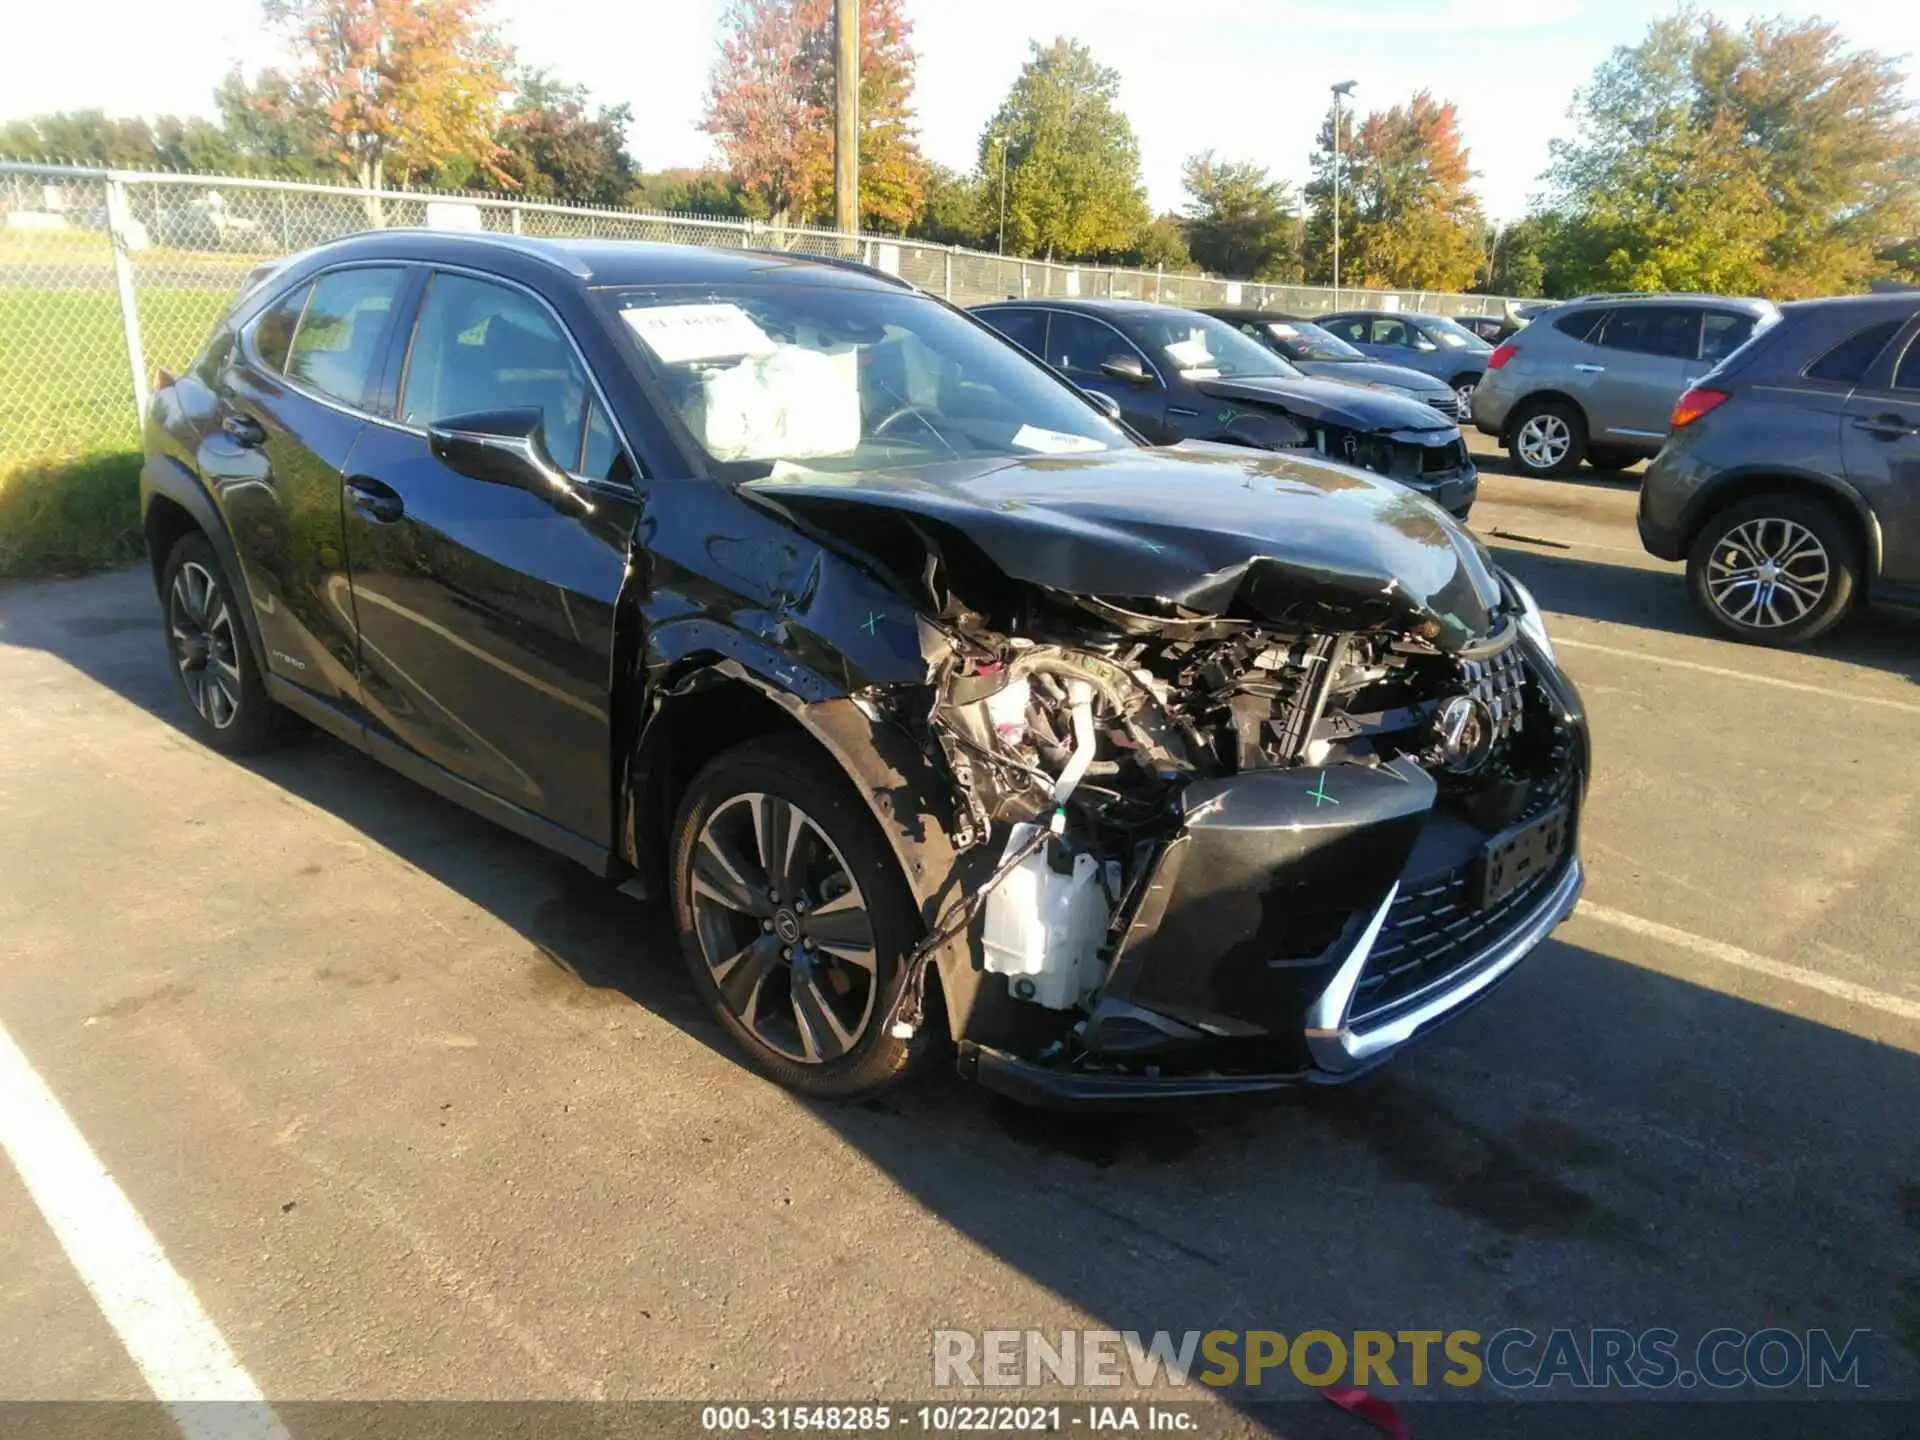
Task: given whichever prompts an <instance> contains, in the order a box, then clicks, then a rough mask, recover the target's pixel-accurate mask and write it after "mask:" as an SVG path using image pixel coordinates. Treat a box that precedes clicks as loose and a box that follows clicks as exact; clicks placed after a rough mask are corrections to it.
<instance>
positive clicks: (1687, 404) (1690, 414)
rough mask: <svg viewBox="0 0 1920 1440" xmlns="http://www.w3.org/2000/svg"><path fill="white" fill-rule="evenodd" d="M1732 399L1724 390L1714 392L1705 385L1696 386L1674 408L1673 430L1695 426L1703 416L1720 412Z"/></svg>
mask: <svg viewBox="0 0 1920 1440" xmlns="http://www.w3.org/2000/svg"><path fill="white" fill-rule="evenodd" d="M1732 398H1733V397H1732V396H1730V395H1729V394H1727V392H1726V391H1724V390H1714V389H1710V388H1709V387H1707V386H1704V385H1696V386H1694V387H1693V389H1691V390H1689V391H1687V393H1686V394H1684V395H1682V396H1681V397H1680V402H1679V403H1678V404H1677V405H1675V406H1674V407H1673V428H1674V429H1676V430H1678V429H1680V428H1681V427H1682V426H1685V425H1691V424H1693V422H1694V421H1696V420H1698V419H1699V418H1700V417H1701V416H1703V415H1709V414H1711V413H1712V412H1713V411H1715V410H1718V409H1719V408H1720V407H1721V406H1722V405H1724V404H1726V403H1727V401H1729V400H1730V399H1732Z"/></svg>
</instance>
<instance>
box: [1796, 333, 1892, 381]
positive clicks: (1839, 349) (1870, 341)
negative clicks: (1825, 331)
mask: <svg viewBox="0 0 1920 1440" xmlns="http://www.w3.org/2000/svg"><path fill="white" fill-rule="evenodd" d="M1899 331H1900V322H1899V321H1898V320H1882V321H1880V322H1879V323H1878V324H1875V325H1868V326H1867V327H1865V328H1864V329H1861V330H1856V331H1854V332H1853V334H1851V335H1849V336H1848V337H1847V338H1846V339H1844V340H1842V341H1841V342H1840V343H1839V344H1838V345H1835V346H1834V347H1833V348H1832V349H1831V350H1829V351H1827V353H1826V354H1824V355H1822V356H1821V357H1820V358H1819V359H1818V360H1816V361H1814V362H1813V363H1812V364H1811V365H1809V366H1807V368H1806V369H1805V370H1804V371H1803V372H1802V373H1803V374H1804V375H1805V376H1806V377H1807V378H1808V379H1809V380H1827V381H1831V382H1832V383H1834V384H1836V385H1858V384H1859V383H1860V382H1861V381H1862V380H1865V379H1866V378H1867V371H1868V370H1870V369H1871V368H1872V367H1873V362H1874V361H1875V360H1877V359H1879V358H1880V352H1881V351H1882V350H1884V349H1886V348H1887V345H1888V343H1889V342H1890V341H1892V339H1893V337H1894V336H1895V335H1897V334H1898V333H1899Z"/></svg>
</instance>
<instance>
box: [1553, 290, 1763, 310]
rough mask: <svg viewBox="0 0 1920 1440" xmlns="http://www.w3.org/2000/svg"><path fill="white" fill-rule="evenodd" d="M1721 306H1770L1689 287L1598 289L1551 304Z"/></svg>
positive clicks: (1749, 298)
mask: <svg viewBox="0 0 1920 1440" xmlns="http://www.w3.org/2000/svg"><path fill="white" fill-rule="evenodd" d="M1676 303H1677V304H1682V305H1688V304H1694V305H1724V306H1726V307H1728V308H1729V309H1733V310H1746V311H1750V312H1752V313H1753V314H1755V315H1758V314H1761V313H1763V312H1765V311H1767V310H1769V309H1771V308H1773V302H1772V301H1771V300H1761V299H1757V298H1755V297H1754V296H1751V295H1709V294H1706V293H1704V292H1701V291H1691V290H1622V291H1618V292H1613V293H1607V292H1600V293H1596V294H1593V295H1575V296H1573V297H1571V298H1570V299H1566V300H1562V301H1561V302H1560V303H1559V304H1558V305H1556V306H1554V308H1555V309H1556V310H1559V309H1565V308H1567V307H1569V306H1573V305H1673V304H1676Z"/></svg>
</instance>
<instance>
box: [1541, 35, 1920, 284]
mask: <svg viewBox="0 0 1920 1440" xmlns="http://www.w3.org/2000/svg"><path fill="white" fill-rule="evenodd" d="M1904 89H1905V80H1904V77H1903V75H1902V72H1901V65H1900V63H1899V61H1898V60H1896V59H1894V58H1891V57H1888V56H1885V55H1881V54H1879V53H1877V52H1875V51H1872V50H1862V49H1856V48H1853V47H1852V46H1850V45H1849V44H1848V43H1847V42H1846V41H1845V39H1844V38H1843V37H1842V35H1841V34H1840V31H1839V30H1838V29H1837V28H1836V27H1835V26H1833V25H1831V24H1828V23H1826V22H1825V21H1820V20H1804V21H1794V20H1787V19H1772V20H1755V21H1752V22H1749V23H1748V24H1746V25H1744V26H1738V27H1736V26H1734V25H1732V24H1729V23H1728V22H1725V21H1722V20H1719V19H1717V18H1715V17H1714V16H1712V15H1710V14H1709V15H1703V14H1699V13H1696V12H1692V11H1685V12H1682V13H1681V14H1679V15H1675V16H1672V17H1669V18H1667V19H1664V20H1659V21H1656V22H1655V23H1654V24H1653V25H1652V26H1651V27H1650V28H1649V29H1648V31H1647V34H1646V37H1645V38H1644V39H1643V40H1642V41H1641V42H1640V43H1639V44H1638V45H1634V46H1623V47H1621V48H1620V49H1618V50H1616V51H1615V52H1614V53H1613V55H1612V56H1611V57H1610V58H1609V59H1608V60H1607V61H1605V62H1604V63H1603V64H1602V65H1601V66H1600V68H1599V69H1598V70H1597V71H1596V72H1595V74H1594V77H1593V81H1592V83H1591V84H1590V85H1589V86H1588V87H1587V88H1586V89H1584V90H1583V91H1581V92H1580V94H1579V95H1578V96H1577V97H1576V100H1575V103H1574V107H1573V112H1572V113H1573V118H1574V120H1575V122H1576V126H1577V128H1576V132H1575V134H1574V135H1573V137H1572V138H1570V139H1567V140H1563V141H1556V142H1555V144H1554V147H1553V154H1554V166H1553V169H1552V170H1551V171H1550V172H1549V174H1548V177H1547V178H1548V179H1549V181H1550V182H1551V183H1552V186H1553V192H1552V195H1551V197H1550V198H1551V205H1552V209H1553V210H1554V211H1555V212H1556V213H1557V214H1558V215H1559V216H1561V217H1562V219H1563V220H1564V221H1565V222H1566V226H1567V231H1566V240H1567V251H1566V257H1565V259H1566V263H1567V265H1568V267H1569V269H1570V270H1571V271H1572V272H1573V273H1574V274H1575V275H1577V281H1576V283H1578V284H1581V285H1594V286H1612V287H1626V288H1634V289H1706V290H1718V291H1736V292H1744V293H1750V294H1764V295H1772V296H1776V297H1791V296H1799V295H1813V294H1827V293H1833V292H1835V291H1843V290H1854V289H1859V288H1861V287H1862V286H1863V285H1864V284H1865V283H1866V282H1867V281H1868V280H1870V279H1872V278H1874V277H1875V276H1877V275H1880V274H1883V273H1885V272H1886V270H1887V268H1888V265H1889V262H1888V261H1887V260H1886V259H1885V258H1884V256H1885V254H1886V253H1887V250H1888V247H1889V246H1890V245H1893V244H1896V243H1898V242H1899V241H1901V240H1903V239H1907V238H1911V236H1912V235H1913V234H1914V232H1915V229H1916V225H1917V224H1920V118H1916V112H1915V108H1914V106H1913V105H1912V104H1911V103H1910V102H1909V101H1908V100H1907V98H1906V95H1905V93H1904Z"/></svg>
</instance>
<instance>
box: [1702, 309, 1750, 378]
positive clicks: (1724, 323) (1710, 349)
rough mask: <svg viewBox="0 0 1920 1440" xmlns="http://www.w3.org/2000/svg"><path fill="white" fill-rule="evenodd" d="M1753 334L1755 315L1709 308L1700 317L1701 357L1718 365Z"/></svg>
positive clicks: (1711, 363) (1709, 362)
mask: <svg viewBox="0 0 1920 1440" xmlns="http://www.w3.org/2000/svg"><path fill="white" fill-rule="evenodd" d="M1752 334H1753V316H1751V315H1742V314H1740V313H1739V312H1737V311H1729V310H1709V311H1707V313H1706V314H1705V315H1703V316H1702V317H1701V319H1700V358H1701V359H1702V360H1704V361H1706V362H1707V363H1708V364H1709V365H1718V364H1719V363H1720V362H1721V361H1722V360H1724V359H1726V358H1727V356H1729V355H1731V354H1732V353H1733V352H1734V351H1736V350H1738V349H1739V348H1740V347H1741V346H1742V345H1744V344H1746V343H1747V340H1748V338H1749V337H1750V336H1751V335H1752Z"/></svg>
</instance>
